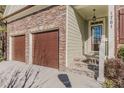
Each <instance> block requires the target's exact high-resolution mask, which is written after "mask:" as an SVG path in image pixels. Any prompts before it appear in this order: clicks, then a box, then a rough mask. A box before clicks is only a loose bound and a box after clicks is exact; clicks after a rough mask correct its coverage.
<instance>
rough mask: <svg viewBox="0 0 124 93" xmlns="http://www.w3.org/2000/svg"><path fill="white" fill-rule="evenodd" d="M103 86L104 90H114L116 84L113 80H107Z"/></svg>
mask: <svg viewBox="0 0 124 93" xmlns="http://www.w3.org/2000/svg"><path fill="white" fill-rule="evenodd" d="M102 86H103V88H114V87H115V83H114V82H113V81H112V80H105V82H104V83H103V85H102Z"/></svg>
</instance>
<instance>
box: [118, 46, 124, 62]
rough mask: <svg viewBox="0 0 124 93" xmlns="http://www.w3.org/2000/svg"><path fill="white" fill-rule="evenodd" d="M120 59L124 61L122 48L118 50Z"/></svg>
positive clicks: (123, 48)
mask: <svg viewBox="0 0 124 93" xmlns="http://www.w3.org/2000/svg"><path fill="white" fill-rule="evenodd" d="M117 55H118V58H121V59H122V60H123V61H124V47H120V48H119V50H118V54H117Z"/></svg>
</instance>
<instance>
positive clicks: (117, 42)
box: [115, 5, 124, 54]
mask: <svg viewBox="0 0 124 93" xmlns="http://www.w3.org/2000/svg"><path fill="white" fill-rule="evenodd" d="M120 8H124V5H116V6H115V33H116V36H115V37H116V39H115V40H116V41H115V45H116V54H117V50H118V49H119V47H120V46H122V45H123V46H124V44H119V31H118V30H119V28H118V20H119V19H118V10H119V9H120Z"/></svg>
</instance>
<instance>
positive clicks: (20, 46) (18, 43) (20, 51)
mask: <svg viewBox="0 0 124 93" xmlns="http://www.w3.org/2000/svg"><path fill="white" fill-rule="evenodd" d="M12 59H13V60H16V61H22V62H25V36H24V35H22V36H14V37H12Z"/></svg>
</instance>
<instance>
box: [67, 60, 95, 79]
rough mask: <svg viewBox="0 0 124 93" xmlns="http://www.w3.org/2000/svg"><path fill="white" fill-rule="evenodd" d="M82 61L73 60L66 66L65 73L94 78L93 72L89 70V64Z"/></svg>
mask: <svg viewBox="0 0 124 93" xmlns="http://www.w3.org/2000/svg"><path fill="white" fill-rule="evenodd" d="M83 61H84V59H83V60H82V58H75V59H74V61H73V62H72V63H71V64H69V65H68V69H67V72H68V71H69V72H73V73H77V74H79V75H80V74H83V75H86V76H88V77H90V78H95V72H94V71H93V70H91V69H90V67H89V66H91V64H90V63H88V60H87V62H83Z"/></svg>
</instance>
